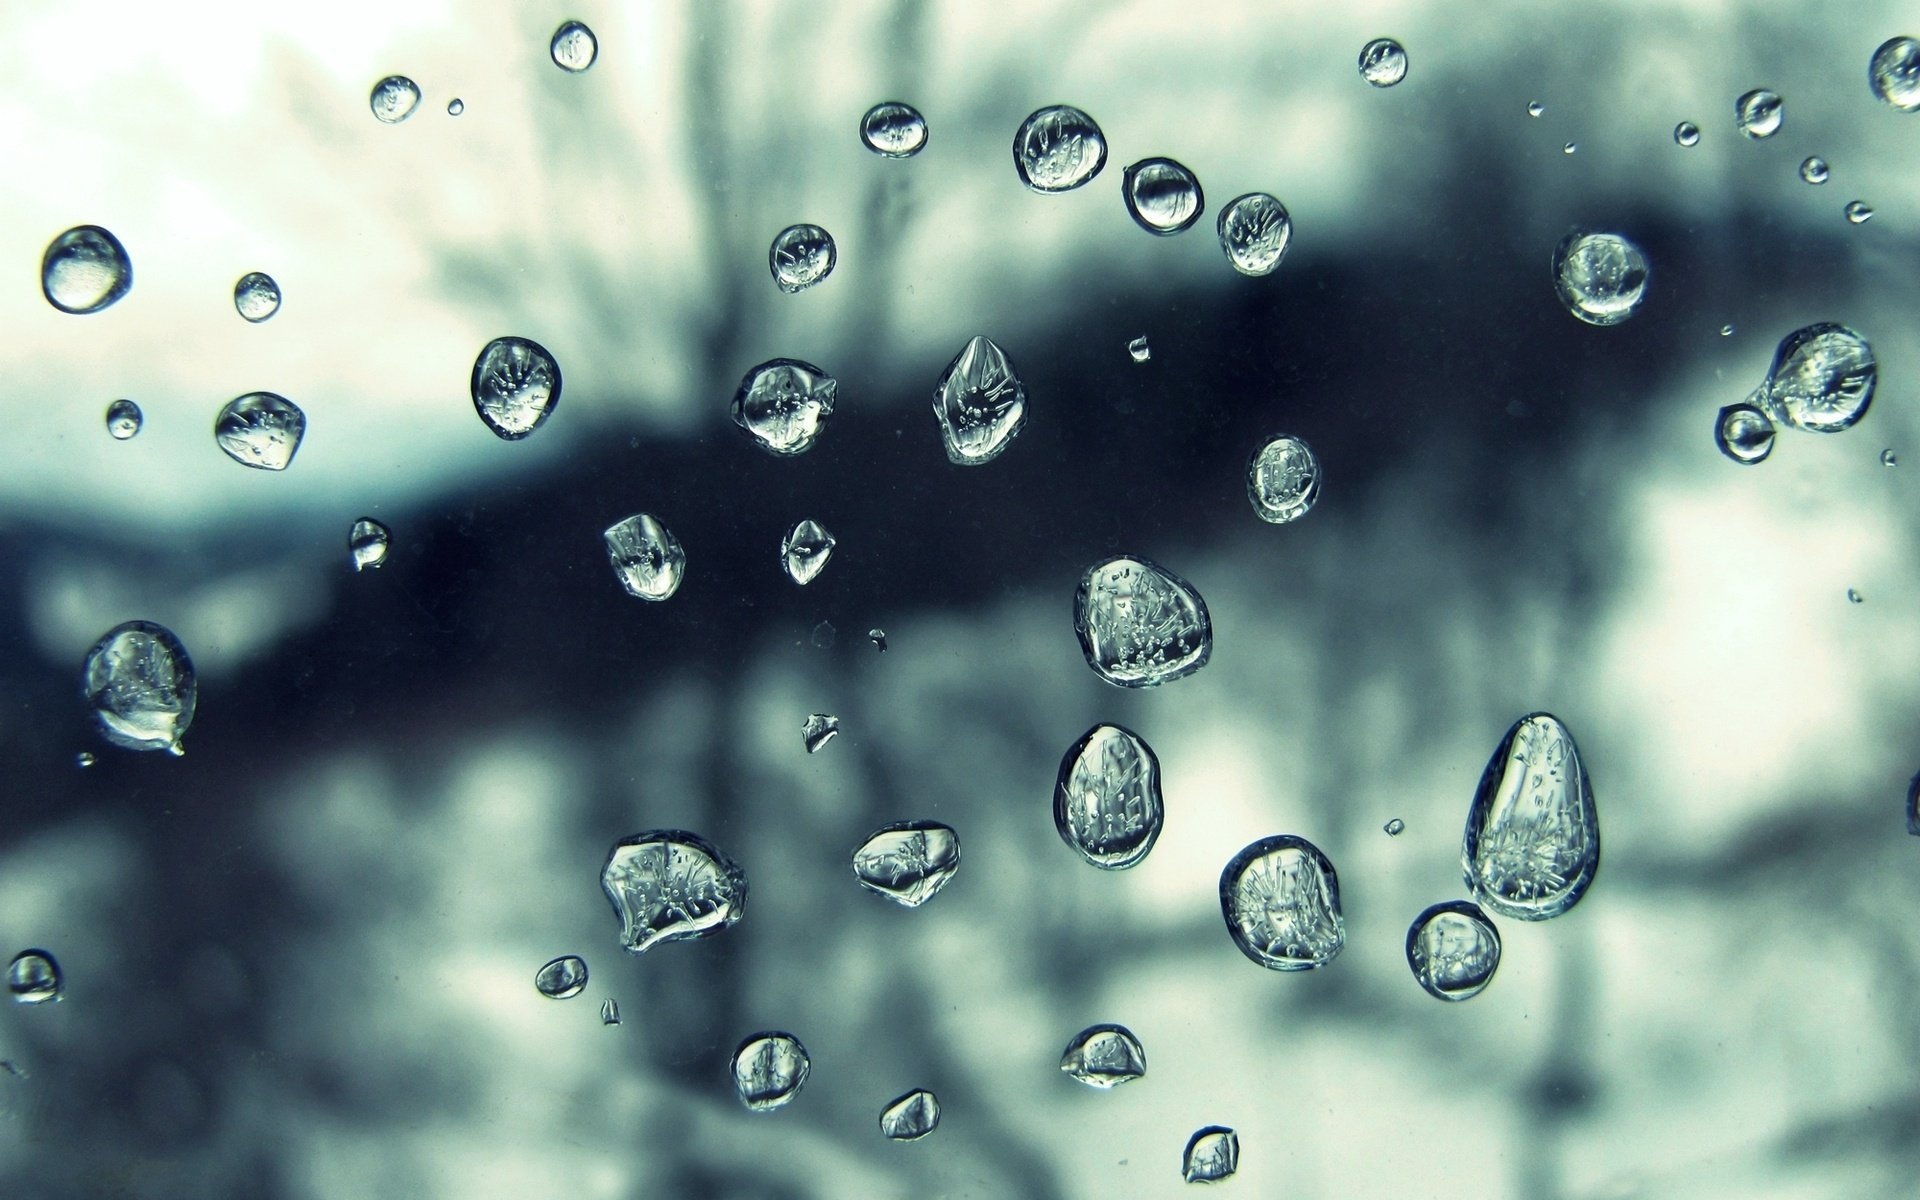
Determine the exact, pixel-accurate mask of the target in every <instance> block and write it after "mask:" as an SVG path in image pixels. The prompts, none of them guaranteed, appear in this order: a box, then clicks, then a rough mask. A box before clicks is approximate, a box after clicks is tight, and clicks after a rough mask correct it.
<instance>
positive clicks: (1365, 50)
mask: <svg viewBox="0 0 1920 1200" xmlns="http://www.w3.org/2000/svg"><path fill="white" fill-rule="evenodd" d="M1406 77H1407V52H1406V49H1405V48H1404V47H1402V46H1401V45H1400V43H1399V42H1396V41H1394V40H1393V39H1392V38H1375V39H1373V40H1372V41H1370V42H1368V43H1367V44H1366V45H1364V46H1362V47H1360V78H1362V79H1364V80H1366V81H1367V82H1368V83H1370V84H1372V85H1373V86H1374V87H1377V88H1390V87H1392V86H1393V85H1394V84H1396V83H1399V82H1400V81H1401V80H1402V79H1405V78H1406Z"/></svg>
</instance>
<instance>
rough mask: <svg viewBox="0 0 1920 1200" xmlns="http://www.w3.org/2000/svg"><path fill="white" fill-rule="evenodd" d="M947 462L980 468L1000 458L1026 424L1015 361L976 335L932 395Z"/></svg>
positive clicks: (943, 374)
mask: <svg viewBox="0 0 1920 1200" xmlns="http://www.w3.org/2000/svg"><path fill="white" fill-rule="evenodd" d="M933 415H934V416H935V417H937V418H939V420H940V436H941V438H942V439H943V440H944V441H945V442H946V447H947V460H948V461H949V462H954V463H958V464H959V465H961V466H963V467H977V466H979V465H980V464H982V463H988V462H992V461H993V460H994V459H996V458H998V457H1000V454H1001V452H1002V451H1004V450H1005V449H1006V448H1007V446H1008V445H1010V444H1011V443H1012V442H1013V439H1014V438H1015V437H1017V436H1019V433H1020V430H1021V429H1022V428H1024V427H1025V426H1026V423H1027V389H1026V388H1025V387H1024V386H1022V384H1021V383H1020V376H1019V375H1018V374H1017V373H1016V372H1015V371H1014V369H1013V360H1011V359H1009V358H1008V357H1007V352H1006V351H1004V350H1002V349H1001V348H1000V347H999V346H997V345H995V344H994V342H993V340H992V339H990V338H987V337H984V336H978V335H976V336H975V337H974V338H973V339H972V340H971V341H969V342H968V343H967V344H966V346H965V347H963V348H962V349H961V351H960V353H959V354H956V355H955V356H954V359H953V361H952V362H951V363H949V364H947V369H946V370H945V371H943V372H941V374H940V382H939V383H938V384H936V385H934V389H933Z"/></svg>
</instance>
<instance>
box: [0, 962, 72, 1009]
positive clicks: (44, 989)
mask: <svg viewBox="0 0 1920 1200" xmlns="http://www.w3.org/2000/svg"><path fill="white" fill-rule="evenodd" d="M62 983H63V980H62V977H61V974H60V964H59V963H57V962H55V961H54V959H53V955H51V954H49V953H47V952H46V951H45V950H22V951H21V952H20V953H18V954H16V955H14V956H13V962H12V963H10V964H8V966H7V990H8V991H9V992H11V993H12V994H13V1000H14V1003H16V1004H45V1003H47V1002H48V1001H50V1000H58V999H60V988H61V985H62Z"/></svg>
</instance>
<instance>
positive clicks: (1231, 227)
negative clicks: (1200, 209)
mask: <svg viewBox="0 0 1920 1200" xmlns="http://www.w3.org/2000/svg"><path fill="white" fill-rule="evenodd" d="M1215 229H1216V231H1217V232H1218V233H1219V235H1220V249H1221V250H1223V251H1225V252H1226V256H1227V261H1228V262H1230V263H1232V264H1233V269H1234V270H1236V271H1238V272H1240V273H1241V274H1242V275H1269V274H1272V272H1273V269H1274V268H1275V267H1277V266H1279V265H1280V260H1281V258H1283V257H1285V255H1286V253H1287V245H1288V243H1290V242H1291V241H1292V240H1293V218H1292V217H1290V216H1288V215H1287V206H1286V205H1284V204H1282V203H1280V202H1279V201H1278V200H1276V199H1274V198H1273V197H1272V196H1269V195H1267V194H1266V193H1265V192H1248V193H1247V194H1246V195H1244V196H1236V197H1235V198H1234V199H1232V200H1231V201H1229V202H1228V203H1227V206H1226V207H1225V208H1223V209H1221V210H1220V217H1219V219H1218V220H1217V221H1216V222H1215Z"/></svg>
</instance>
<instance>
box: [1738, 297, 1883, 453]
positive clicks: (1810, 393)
mask: <svg viewBox="0 0 1920 1200" xmlns="http://www.w3.org/2000/svg"><path fill="white" fill-rule="evenodd" d="M1879 379H1880V368H1879V364H1878V363H1876V362H1875V361H1874V357H1873V347H1872V346H1869V345H1868V344H1867V339H1866V338H1864V337H1861V336H1860V335H1859V334H1858V333H1855V332H1854V331H1853V330H1851V329H1848V328H1847V327H1846V326H1845V325H1836V324H1833V323H1832V322H1822V323H1820V324H1818V325H1809V326H1807V327H1806V328H1804V329H1796V330H1794V331H1793V332H1792V333H1790V334H1788V335H1787V336H1786V337H1784V338H1782V339H1781V341H1780V345H1779V347H1778V348H1777V349H1775V350H1774V352H1773V365H1772V366H1770V367H1769V368H1768V369H1767V382H1766V384H1765V386H1764V387H1762V389H1761V391H1760V406H1761V407H1762V408H1764V409H1765V410H1766V412H1767V415H1768V416H1770V417H1772V418H1773V419H1774V420H1775V421H1778V422H1781V423H1782V424H1786V425H1791V426H1793V427H1794V428H1795V429H1804V430H1807V431H1808V432H1810V433H1838V432H1839V431H1840V430H1842V429H1846V428H1849V427H1850V426H1852V425H1854V424H1855V423H1856V422H1858V421H1859V420H1860V418H1861V417H1864V416H1866V415H1867V407H1868V406H1869V405H1871V404H1872V403H1873V390H1874V386H1875V385H1876V384H1877V383H1878V382H1879Z"/></svg>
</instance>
